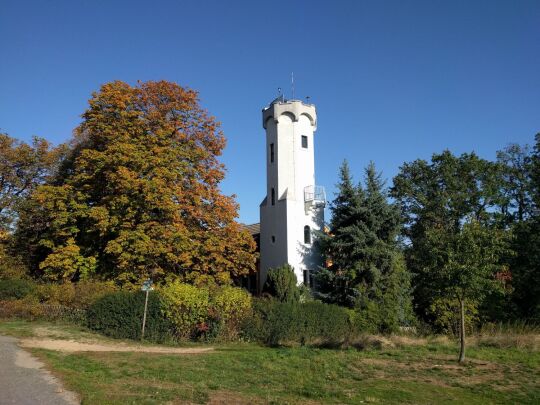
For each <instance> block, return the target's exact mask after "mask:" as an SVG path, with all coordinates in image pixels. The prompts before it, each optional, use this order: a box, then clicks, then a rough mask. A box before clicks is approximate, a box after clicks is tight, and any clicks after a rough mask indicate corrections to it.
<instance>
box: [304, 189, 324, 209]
mask: <svg viewBox="0 0 540 405" xmlns="http://www.w3.org/2000/svg"><path fill="white" fill-rule="evenodd" d="M304 202H311V203H314V204H316V205H319V204H322V205H325V204H326V191H325V190H324V187H323V186H307V187H304Z"/></svg>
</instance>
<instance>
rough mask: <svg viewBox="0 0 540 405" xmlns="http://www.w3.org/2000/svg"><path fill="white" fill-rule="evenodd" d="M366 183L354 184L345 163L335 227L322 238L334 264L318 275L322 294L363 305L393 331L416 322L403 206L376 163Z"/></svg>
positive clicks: (332, 299)
mask: <svg viewBox="0 0 540 405" xmlns="http://www.w3.org/2000/svg"><path fill="white" fill-rule="evenodd" d="M364 184H365V186H364V187H362V185H361V184H359V185H358V186H356V187H355V186H353V183H352V179H351V175H350V172H349V167H348V165H347V163H346V162H344V164H343V165H342V167H341V169H340V183H339V184H338V194H337V196H336V199H335V200H334V201H333V203H332V205H331V207H330V209H331V211H332V219H331V222H330V227H329V228H330V229H329V232H328V234H325V235H321V237H320V244H321V248H322V252H323V253H324V254H325V256H326V258H327V261H328V262H329V264H330V265H329V266H328V268H327V269H321V271H320V275H319V276H318V282H319V296H320V297H321V298H322V299H323V300H325V301H327V302H333V303H338V304H340V305H345V306H349V307H357V308H358V309H359V311H360V313H361V314H362V313H364V314H366V316H367V317H369V318H370V320H371V321H370V322H372V323H376V324H377V325H378V328H379V329H383V330H391V329H395V328H396V327H397V325H398V324H400V323H405V322H406V320H407V319H409V320H410V311H409V310H408V309H407V308H410V298H409V277H408V275H407V272H406V269H405V266H404V265H403V259H402V255H401V252H400V248H399V246H398V242H397V237H398V234H399V230H400V215H399V208H398V207H397V206H396V205H394V204H391V203H389V202H388V199H387V198H388V195H387V191H386V189H385V188H384V182H383V181H382V180H381V176H380V174H378V173H377V171H376V169H375V165H374V164H373V163H371V164H370V165H369V166H368V167H367V168H366V170H365V180H364Z"/></svg>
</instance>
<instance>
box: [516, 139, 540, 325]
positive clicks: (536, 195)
mask: <svg viewBox="0 0 540 405" xmlns="http://www.w3.org/2000/svg"><path fill="white" fill-rule="evenodd" d="M535 140H536V144H535V147H534V151H533V153H532V154H531V156H530V166H529V170H528V175H529V181H530V196H531V202H530V209H529V215H528V217H527V218H526V220H524V221H520V222H517V223H516V224H515V225H514V227H513V230H514V233H515V235H516V237H515V240H514V243H513V249H514V251H515V252H516V255H515V256H514V257H513V259H512V261H511V272H512V286H513V288H514V292H513V294H512V296H513V302H514V303H515V304H516V306H517V310H518V314H519V315H520V316H521V317H523V318H526V319H530V320H533V321H535V322H540V134H537V135H536V139H535Z"/></svg>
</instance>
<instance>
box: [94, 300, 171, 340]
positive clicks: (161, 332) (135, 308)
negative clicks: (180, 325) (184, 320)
mask: <svg viewBox="0 0 540 405" xmlns="http://www.w3.org/2000/svg"><path fill="white" fill-rule="evenodd" d="M144 300H145V293H143V292H142V291H137V292H128V291H118V292H114V293H109V294H107V295H104V296H102V297H101V298H99V299H98V300H97V301H96V302H95V303H94V304H92V305H91V306H90V308H88V311H87V324H88V327H89V328H90V329H93V330H95V331H97V332H99V333H102V334H104V335H107V336H111V337H115V338H128V339H140V338H141V327H142V319H143V312H144ZM163 313H164V306H163V299H162V297H161V296H160V294H159V293H157V292H151V293H150V295H149V299H148V312H147V315H146V328H145V335H144V337H145V339H147V340H149V341H153V342H158V343H160V342H164V341H168V340H170V339H171V338H172V334H171V332H172V330H173V325H172V323H171V322H169V321H168V320H167V319H166V318H165V317H164V315H163Z"/></svg>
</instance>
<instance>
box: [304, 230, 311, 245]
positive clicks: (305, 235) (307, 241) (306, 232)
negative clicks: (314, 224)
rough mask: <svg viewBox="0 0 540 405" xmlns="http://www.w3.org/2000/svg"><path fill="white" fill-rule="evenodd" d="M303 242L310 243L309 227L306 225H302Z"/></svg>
mask: <svg viewBox="0 0 540 405" xmlns="http://www.w3.org/2000/svg"><path fill="white" fill-rule="evenodd" d="M304 243H306V244H308V245H309V244H311V229H310V228H309V226H308V225H306V226H304Z"/></svg>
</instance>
